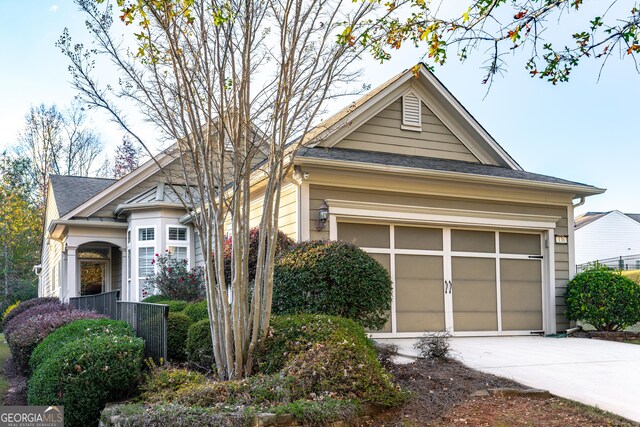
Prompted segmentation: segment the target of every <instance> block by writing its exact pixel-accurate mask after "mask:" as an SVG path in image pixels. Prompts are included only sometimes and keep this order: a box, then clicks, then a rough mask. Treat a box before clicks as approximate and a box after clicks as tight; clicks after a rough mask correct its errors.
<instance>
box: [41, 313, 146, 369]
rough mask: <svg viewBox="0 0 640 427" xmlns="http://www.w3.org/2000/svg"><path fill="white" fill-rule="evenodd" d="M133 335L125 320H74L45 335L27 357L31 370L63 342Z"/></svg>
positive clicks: (61, 345)
mask: <svg viewBox="0 0 640 427" xmlns="http://www.w3.org/2000/svg"><path fill="white" fill-rule="evenodd" d="M94 335H99V336H115V335H125V336H135V333H134V332H133V328H131V325H129V324H128V323H127V322H123V321H121V320H111V319H88V320H76V321H75V322H71V323H69V324H68V325H65V326H63V327H61V328H60V329H58V330H57V331H55V332H52V333H51V334H49V336H47V337H46V338H45V339H44V340H42V342H41V343H40V344H38V346H37V347H36V349H35V350H34V351H33V353H32V354H31V358H30V359H29V366H30V368H31V371H32V372H33V371H35V370H36V369H37V368H38V366H40V364H42V363H43V362H44V361H45V360H47V359H48V358H50V357H51V355H53V354H54V353H55V352H56V351H58V349H59V348H61V347H63V346H64V345H65V344H67V343H69V342H71V341H75V340H81V339H85V338H87V337H90V336H94Z"/></svg>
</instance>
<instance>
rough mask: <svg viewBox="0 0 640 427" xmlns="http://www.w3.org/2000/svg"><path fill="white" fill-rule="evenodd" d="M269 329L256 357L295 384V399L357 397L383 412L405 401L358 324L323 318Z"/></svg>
mask: <svg viewBox="0 0 640 427" xmlns="http://www.w3.org/2000/svg"><path fill="white" fill-rule="evenodd" d="M270 328H271V330H270V331H269V334H268V337H267V339H266V340H265V341H264V346H263V350H262V352H260V353H258V354H257V356H256V357H257V358H258V363H257V364H258V367H259V369H260V370H261V371H262V372H275V371H279V372H280V373H281V374H282V375H284V376H286V377H292V378H295V380H296V382H295V383H294V384H292V385H291V387H292V390H294V391H293V393H294V394H293V396H292V397H293V398H294V399H306V398H309V397H310V396H313V395H315V396H318V395H330V396H338V397H357V398H358V399H359V400H361V401H363V402H369V403H373V404H377V405H384V406H393V405H397V404H399V403H401V402H402V401H403V400H404V399H405V395H404V394H403V393H402V392H401V391H400V390H399V389H398V388H397V387H396V386H395V385H394V384H393V383H392V381H391V376H390V375H389V374H388V373H387V372H385V370H384V369H383V368H382V366H381V365H380V362H379V361H378V360H377V357H376V352H375V349H374V347H373V345H372V343H371V341H370V340H369V339H368V338H367V337H366V334H365V331H364V329H363V328H362V326H360V325H358V324H357V323H356V322H355V321H353V320H349V319H344V318H339V317H330V316H321V315H298V316H277V317H274V318H273V319H272V322H271V327H270Z"/></svg>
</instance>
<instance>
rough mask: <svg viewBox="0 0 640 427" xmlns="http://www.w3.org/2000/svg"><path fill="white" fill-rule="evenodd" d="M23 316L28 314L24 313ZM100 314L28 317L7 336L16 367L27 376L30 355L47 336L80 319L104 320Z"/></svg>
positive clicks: (59, 313) (70, 312) (75, 312)
mask: <svg viewBox="0 0 640 427" xmlns="http://www.w3.org/2000/svg"><path fill="white" fill-rule="evenodd" d="M25 314H28V313H27V312H25ZM104 318H105V317H104V316H103V315H101V314H97V313H93V312H90V311H80V310H70V309H65V310H60V311H55V312H50V313H45V314H40V315H37V316H34V317H29V318H28V319H26V320H25V321H24V322H23V323H21V325H20V328H19V329H16V330H15V331H14V332H12V333H11V335H9V336H7V337H6V338H7V343H8V344H9V348H10V349H11V356H12V357H13V361H14V363H15V364H16V367H17V368H18V369H19V370H20V372H22V373H23V374H25V375H28V374H29V372H30V371H29V359H30V357H31V353H32V352H33V351H34V350H35V348H36V347H37V346H38V344H40V342H41V341H42V340H44V339H45V338H46V337H47V336H48V335H49V334H51V333H52V332H54V331H55V330H56V329H58V328H60V327H62V326H64V325H66V324H68V323H71V322H73V321H76V320H80V319H104Z"/></svg>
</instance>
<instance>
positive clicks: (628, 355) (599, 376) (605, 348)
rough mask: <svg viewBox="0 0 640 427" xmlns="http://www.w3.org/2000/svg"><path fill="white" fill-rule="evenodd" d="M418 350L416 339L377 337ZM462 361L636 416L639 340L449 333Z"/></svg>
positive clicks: (404, 350) (639, 407) (639, 413)
mask: <svg viewBox="0 0 640 427" xmlns="http://www.w3.org/2000/svg"><path fill="white" fill-rule="evenodd" d="M380 341H383V342H390V343H394V344H397V345H399V346H400V353H401V354H405V355H410V356H415V355H417V351H416V350H415V349H414V348H413V343H414V342H415V340H412V339H393V340H380ZM451 347H452V349H453V352H454V355H455V357H456V358H458V359H459V360H461V361H462V362H463V363H464V364H465V365H467V366H469V367H471V368H474V369H477V370H480V371H483V372H488V373H491V374H495V375H499V376H502V377H507V378H511V379H513V380H515V381H518V382H520V383H522V384H525V385H527V386H530V387H534V388H542V389H545V390H549V391H550V392H551V393H552V394H555V395H556V396H561V397H564V398H567V399H571V400H575V401H578V402H582V403H586V404H588V405H592V406H597V407H598V408H600V409H604V410H607V411H610V412H613V413H616V414H619V415H621V416H623V417H625V418H628V419H630V420H633V421H636V422H640V345H634V344H625V343H617V342H610V341H600V340H590V339H580V338H542V337H482V338H453V339H452V340H451Z"/></svg>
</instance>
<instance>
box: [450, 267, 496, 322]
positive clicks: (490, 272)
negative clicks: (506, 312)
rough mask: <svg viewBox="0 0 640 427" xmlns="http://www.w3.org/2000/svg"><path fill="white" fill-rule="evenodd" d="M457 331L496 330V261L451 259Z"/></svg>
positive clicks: (454, 320)
mask: <svg viewBox="0 0 640 427" xmlns="http://www.w3.org/2000/svg"><path fill="white" fill-rule="evenodd" d="M451 272H452V276H451V277H452V292H451V293H452V297H453V328H454V331H457V332H461V331H497V330H498V310H497V306H498V303H497V297H496V292H497V291H496V260H495V259H493V258H469V257H453V258H451Z"/></svg>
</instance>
